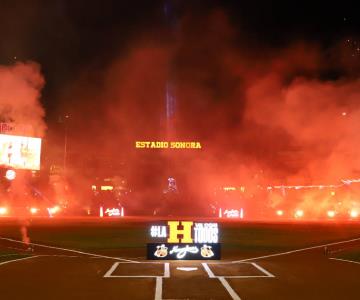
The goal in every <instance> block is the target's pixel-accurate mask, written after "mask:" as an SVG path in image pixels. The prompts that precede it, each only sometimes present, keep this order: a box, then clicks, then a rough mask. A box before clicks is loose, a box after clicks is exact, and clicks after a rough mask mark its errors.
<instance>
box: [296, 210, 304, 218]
mask: <svg viewBox="0 0 360 300" xmlns="http://www.w3.org/2000/svg"><path fill="white" fill-rule="evenodd" d="M303 216H304V211H303V210H301V209H298V210H296V211H295V218H301V217H303Z"/></svg>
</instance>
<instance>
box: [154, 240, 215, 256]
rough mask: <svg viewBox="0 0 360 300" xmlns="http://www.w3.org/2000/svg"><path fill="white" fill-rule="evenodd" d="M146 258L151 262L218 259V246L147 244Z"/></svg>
mask: <svg viewBox="0 0 360 300" xmlns="http://www.w3.org/2000/svg"><path fill="white" fill-rule="evenodd" d="M147 258H148V259H153V260H161V259H166V260H175V259H176V260H181V259H182V260H204V259H213V260H215V259H220V244H198V243H196V244H195V243H194V244H169V243H164V244H158V243H150V244H147Z"/></svg>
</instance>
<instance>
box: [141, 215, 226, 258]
mask: <svg viewBox="0 0 360 300" xmlns="http://www.w3.org/2000/svg"><path fill="white" fill-rule="evenodd" d="M150 237H151V238H152V239H153V240H156V241H158V242H157V243H149V244H147V258H148V259H157V260H158V259H189V260H190V259H192V260H194V259H220V244H219V227H218V224H217V223H200V222H193V221H168V222H167V223H166V224H161V225H152V226H151V227H150Z"/></svg>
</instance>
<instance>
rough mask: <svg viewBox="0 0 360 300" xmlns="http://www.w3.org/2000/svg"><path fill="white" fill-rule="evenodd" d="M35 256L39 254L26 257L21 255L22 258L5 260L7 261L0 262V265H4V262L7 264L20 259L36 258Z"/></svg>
mask: <svg viewBox="0 0 360 300" xmlns="http://www.w3.org/2000/svg"><path fill="white" fill-rule="evenodd" d="M37 257H39V255H33V256H28V257H23V258H18V259H12V260H7V261H3V262H1V263H0V266H3V265H6V264H9V263H13V262H17V261H21V260H26V259H31V258H37Z"/></svg>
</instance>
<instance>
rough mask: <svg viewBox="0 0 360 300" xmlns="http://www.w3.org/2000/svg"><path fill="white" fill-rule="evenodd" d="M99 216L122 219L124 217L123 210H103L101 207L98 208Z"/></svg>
mask: <svg viewBox="0 0 360 300" xmlns="http://www.w3.org/2000/svg"><path fill="white" fill-rule="evenodd" d="M99 216H100V217H101V218H102V217H123V216H124V208H123V207H121V208H116V207H114V208H107V209H105V210H104V208H103V207H102V206H100V212H99Z"/></svg>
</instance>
